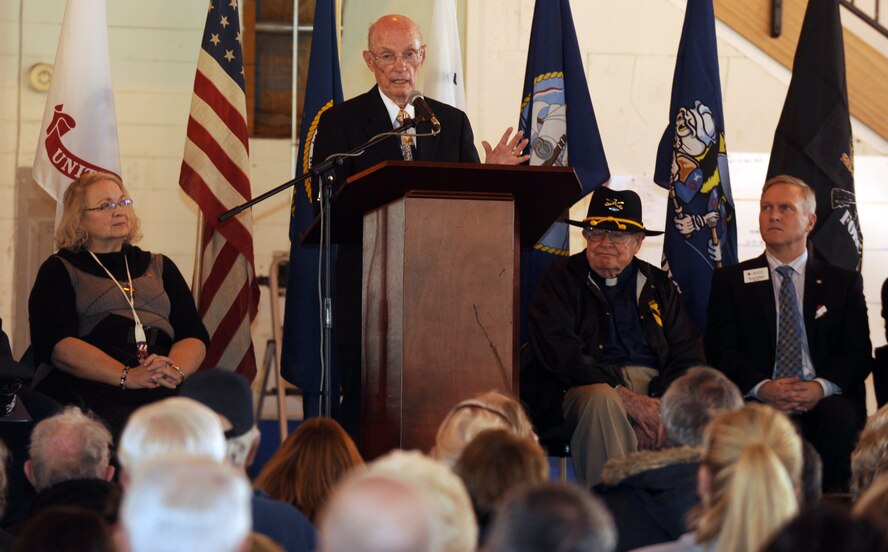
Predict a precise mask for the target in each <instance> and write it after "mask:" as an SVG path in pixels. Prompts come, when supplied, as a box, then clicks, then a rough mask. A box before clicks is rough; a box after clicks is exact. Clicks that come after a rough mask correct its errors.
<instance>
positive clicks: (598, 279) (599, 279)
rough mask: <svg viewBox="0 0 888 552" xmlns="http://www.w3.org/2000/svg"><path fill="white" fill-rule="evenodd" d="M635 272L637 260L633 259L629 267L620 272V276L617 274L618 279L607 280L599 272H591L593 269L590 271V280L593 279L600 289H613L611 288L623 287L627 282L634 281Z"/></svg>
mask: <svg viewBox="0 0 888 552" xmlns="http://www.w3.org/2000/svg"><path fill="white" fill-rule="evenodd" d="M635 270H636V266H635V259H632V261H631V262H630V263H629V265H628V266H626V268H624V269H623V272H620V273H619V274H617V277H616V278H605V277H604V276H602V275H600V274H598V273H597V272H595V271H594V270H591V269H590V270H589V278H591V279H592V280H593V281H594V282H595V283H596V284H598V287H609V288H611V287H615V286H619V285H623V284H625V283H626V282H628V281H630V280H632V279H634V278H635Z"/></svg>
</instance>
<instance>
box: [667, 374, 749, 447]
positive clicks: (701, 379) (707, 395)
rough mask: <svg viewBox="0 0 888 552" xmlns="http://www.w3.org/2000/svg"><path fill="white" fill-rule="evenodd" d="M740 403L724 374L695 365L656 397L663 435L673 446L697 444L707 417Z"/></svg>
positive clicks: (735, 391) (737, 406) (733, 386)
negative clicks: (659, 397) (663, 430)
mask: <svg viewBox="0 0 888 552" xmlns="http://www.w3.org/2000/svg"><path fill="white" fill-rule="evenodd" d="M742 406H743V396H742V395H740V390H739V389H737V386H736V385H734V383H733V382H732V381H731V380H729V379H728V378H727V376H725V375H724V374H722V373H721V372H719V371H718V370H715V369H714V368H709V367H708V366H697V367H694V368H691V369H690V370H688V371H687V373H686V374H685V375H683V376H681V377H680V378H678V379H676V380H675V381H673V382H672V384H671V385H670V386H669V388H668V389H667V390H666V393H664V394H663V398H662V399H661V400H660V419H661V420H662V421H663V429H665V431H666V437H667V439H669V441H671V442H672V443H673V444H675V445H690V446H699V445H700V444H701V443H702V442H703V429H704V428H705V427H706V424H707V423H709V420H711V419H712V418H714V417H716V416H718V415H719V414H721V413H722V412H725V411H728V410H737V409H738V408H741V407H742Z"/></svg>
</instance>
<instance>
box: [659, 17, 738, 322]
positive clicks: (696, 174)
mask: <svg viewBox="0 0 888 552" xmlns="http://www.w3.org/2000/svg"><path fill="white" fill-rule="evenodd" d="M724 129H725V125H724V117H723V116H722V99H721V83H720V81H719V76H718V50H717V48H716V41H715V14H714V13H713V9H712V0H688V4H687V9H686V11H685V19H684V26H683V27H682V32H681V41H680V42H679V45H678V57H677V59H676V61H675V75H674V76H673V79H672V102H671V104H670V107H669V124H668V125H667V126H666V131H665V132H664V133H663V138H662V139H661V140H660V147H659V149H658V150H657V164H656V167H655V169H654V181H655V182H656V183H657V184H659V185H660V186H662V187H664V188H667V189H669V205H668V206H667V209H666V212H667V215H666V219H667V220H666V236H665V237H664V240H663V269H664V270H666V271H667V272H669V274H670V276H671V277H672V280H673V281H674V282H675V283H676V284H678V287H679V288H680V289H681V292H682V295H681V296H682V301H683V302H684V306H685V308H686V309H687V310H688V313H689V314H690V315H691V317H692V318H693V319H694V321H695V322H696V323H697V325H698V326H699V327H700V329H701V330H702V329H704V328H705V327H706V305H707V303H708V302H709V288H710V285H711V281H712V273H713V272H714V271H715V269H716V268H719V267H721V266H722V265H730V264H735V263H736V262H737V223H736V221H735V219H734V200H733V199H732V197H731V184H730V178H729V177H728V158H727V150H726V149H725V130H724Z"/></svg>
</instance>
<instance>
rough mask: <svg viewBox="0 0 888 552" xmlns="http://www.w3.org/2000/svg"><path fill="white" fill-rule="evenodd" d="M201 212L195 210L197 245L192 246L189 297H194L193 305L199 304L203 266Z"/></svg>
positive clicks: (202, 221)
mask: <svg viewBox="0 0 888 552" xmlns="http://www.w3.org/2000/svg"><path fill="white" fill-rule="evenodd" d="M203 223H204V220H203V211H201V210H200V209H198V210H197V243H196V244H195V245H194V272H192V273H191V295H193V296H194V304H195V305H199V304H200V286H201V281H200V274H201V270H200V267H201V266H203V254H204V248H203V227H204V224H203Z"/></svg>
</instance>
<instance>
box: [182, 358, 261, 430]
mask: <svg viewBox="0 0 888 552" xmlns="http://www.w3.org/2000/svg"><path fill="white" fill-rule="evenodd" d="M179 395H181V396H183V397H188V398H189V399H194V400H196V401H197V402H199V403H202V404H204V405H206V406H209V407H210V408H212V409H213V411H214V412H216V414H219V415H220V416H224V417H225V418H226V419H227V420H228V421H229V422H230V423H231V429H229V430H228V431H226V432H225V437H227V438H231V437H240V436H241V435H243V434H244V433H246V432H248V431H250V429H251V428H252V427H253V425H254V424H255V422H254V418H253V392H252V391H251V390H250V382H249V381H247V378H245V377H243V376H242V375H240V374H237V373H235V372H229V371H228V370H223V369H221V368H216V369H213V370H202V371H200V372H198V373H196V374H194V375H192V376H191V377H189V378H188V379H187V380H185V383H183V384H182V387H181V388H180V389H179Z"/></svg>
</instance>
